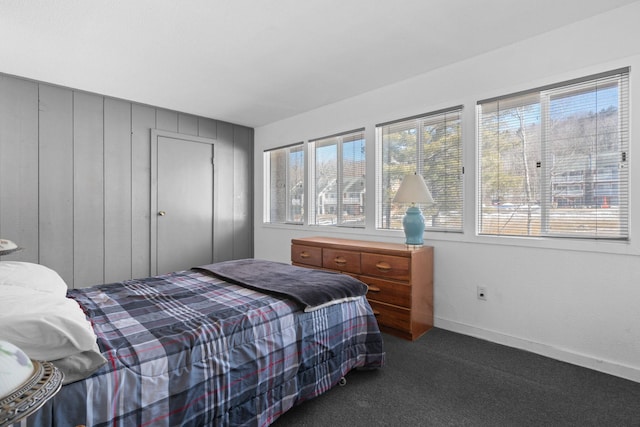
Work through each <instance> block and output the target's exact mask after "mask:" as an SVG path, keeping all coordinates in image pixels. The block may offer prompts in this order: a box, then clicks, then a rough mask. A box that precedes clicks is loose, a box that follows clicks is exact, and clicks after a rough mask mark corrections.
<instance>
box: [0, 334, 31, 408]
mask: <svg viewBox="0 0 640 427" xmlns="http://www.w3.org/2000/svg"><path fill="white" fill-rule="evenodd" d="M32 375H33V363H31V359H29V357H28V356H27V355H26V354H25V353H24V352H23V351H22V350H20V349H19V348H18V347H16V346H15V345H13V344H11V343H8V342H6V341H0V397H5V396H8V395H9V394H10V393H11V392H13V391H15V390H16V389H17V388H19V387H20V386H21V385H22V384H24V383H25V382H26V381H27V380H28V379H29V378H31V376H32Z"/></svg>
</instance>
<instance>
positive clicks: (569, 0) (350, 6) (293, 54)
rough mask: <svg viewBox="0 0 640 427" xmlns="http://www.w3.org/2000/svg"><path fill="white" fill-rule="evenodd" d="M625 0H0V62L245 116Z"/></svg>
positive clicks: (323, 98) (95, 88)
mask: <svg viewBox="0 0 640 427" xmlns="http://www.w3.org/2000/svg"><path fill="white" fill-rule="evenodd" d="M635 1H637V0H535V1H531V0H0V40H2V41H1V42H0V72H2V73H6V74H11V75H17V76H21V77H27V78H31V79H35V80H40V81H44V82H48V83H54V84H58V85H62V86H67V87H72V88H75V89H80V90H85V91H89V92H95V93H99V94H104V95H109V96H113V97H116V98H123V99H126V100H130V101H135V102H141V103H145V104H151V105H155V106H160V107H164V108H169V109H173V110H177V111H182V112H186V113H192V114H196V115H201V116H206V117H212V118H215V119H219V120H225V121H229V122H232V123H237V124H242V125H246V126H251V127H258V126H261V125H264V124H268V123H271V122H274V121H278V120H281V119H283V118H287V117H290V116H294V115H296V114H300V113H302V112H305V111H309V110H312V109H314V108H317V107H320V106H322V105H326V104H330V103H333V102H336V101H339V100H341V99H345V98H349V97H352V96H354V95H357V94H360V93H364V92H367V91H370V90H372V89H375V88H378V87H381V86H385V85H388V84H391V83H394V82H397V81H400V80H404V79H407V78H410V77H412V76H415V75H418V74H421V73H424V72H427V71H429V70H433V69H435V68H439V67H442V66H445V65H447V64H451V63H454V62H457V61H460V60H463V59H465V58H469V57H472V56H475V55H478V54H481V53H483V52H487V51H490V50H494V49H496V48H499V47H501V46H505V45H508V44H512V43H514V42H517V41H520V40H523V39H526V38H529V37H532V36H534V35H536V34H540V33H544V32H547V31H550V30H552V29H555V28H558V27H561V26H564V25H567V24H570V23H572V22H575V21H579V20H582V19H585V18H588V17H590V16H593V15H596V14H599V13H602V12H606V11H608V10H610V9H614V8H617V7H620V6H623V5H625V4H629V3H633V2H635ZM594 30H596V31H597V29H594Z"/></svg>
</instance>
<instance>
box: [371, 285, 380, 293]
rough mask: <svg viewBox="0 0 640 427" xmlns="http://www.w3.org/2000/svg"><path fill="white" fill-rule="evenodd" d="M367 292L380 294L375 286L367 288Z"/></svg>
mask: <svg viewBox="0 0 640 427" xmlns="http://www.w3.org/2000/svg"><path fill="white" fill-rule="evenodd" d="M369 292H380V288H378V287H377V286H369Z"/></svg>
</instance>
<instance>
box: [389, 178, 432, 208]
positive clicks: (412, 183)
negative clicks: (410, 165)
mask: <svg viewBox="0 0 640 427" xmlns="http://www.w3.org/2000/svg"><path fill="white" fill-rule="evenodd" d="M393 201H394V202H396V203H421V204H427V205H432V204H433V198H432V197H431V192H430V191H429V189H428V188H427V184H426V183H425V182H424V179H423V178H422V175H418V174H412V175H406V176H405V177H404V179H403V180H402V183H401V184H400V188H398V192H397V193H396V196H395V197H394V198H393Z"/></svg>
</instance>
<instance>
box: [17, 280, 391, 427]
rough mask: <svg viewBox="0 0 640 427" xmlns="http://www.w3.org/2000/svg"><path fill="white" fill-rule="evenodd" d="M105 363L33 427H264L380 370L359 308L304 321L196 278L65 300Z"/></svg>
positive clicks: (76, 294) (370, 327)
mask: <svg viewBox="0 0 640 427" xmlns="http://www.w3.org/2000/svg"><path fill="white" fill-rule="evenodd" d="M69 297H71V298H74V299H75V300H77V301H78V302H79V303H80V305H81V306H82V307H83V308H84V309H85V311H86V313H87V315H88V317H89V318H90V319H91V321H92V323H93V325H94V329H95V331H96V334H97V336H98V345H99V347H100V349H101V351H102V353H103V355H104V356H105V357H106V358H107V360H108V363H107V365H105V366H104V367H102V368H100V370H99V371H97V372H96V373H95V374H93V375H92V376H91V377H89V378H87V379H85V380H82V381H78V382H76V383H72V384H69V385H66V386H63V388H62V390H61V391H60V392H59V393H58V394H57V395H56V396H55V397H54V398H53V399H52V400H50V401H49V402H47V403H46V404H45V407H43V409H42V410H40V411H39V412H37V413H36V414H35V415H34V416H31V417H29V418H28V419H27V424H28V425H34V426H48V425H51V426H53V425H56V426H75V425H79V424H84V425H86V426H93V427H97V426H154V427H155V426H241V425H242V426H245V425H246V426H267V425H269V424H271V423H272V422H273V421H275V420H276V419H277V418H278V417H279V416H280V415H281V414H282V413H284V412H285V411H287V410H288V409H290V408H291V407H292V406H294V405H296V404H299V403H301V402H303V401H305V400H307V399H310V398H313V397H315V396H317V395H319V394H321V393H323V392H325V391H327V390H329V389H330V388H331V387H333V386H334V385H336V384H337V383H338V382H339V380H340V378H341V377H343V376H344V375H345V374H346V373H347V372H349V371H350V370H352V369H354V368H357V367H380V366H382V365H383V363H384V353H383V348H382V340H381V336H380V333H379V331H378V325H377V323H376V320H375V318H374V316H373V315H372V312H371V308H370V306H369V304H368V303H367V302H366V299H365V298H364V297H362V298H361V299H359V300H356V301H351V302H346V303H343V304H338V305H332V306H329V307H326V308H323V309H320V310H317V311H313V312H310V313H304V312H303V311H302V310H301V309H300V308H299V306H298V305H296V304H295V303H294V302H291V301H288V300H283V299H278V298H275V297H273V296H269V295H266V294H263V293H260V292H257V291H254V290H250V289H246V288H243V287H240V286H238V285H233V284H229V283H226V282H224V281H222V280H220V279H217V278H215V277H213V276H209V275H207V274H205V273H203V272H199V271H196V270H189V271H183V272H176V273H171V274H168V275H162V276H157V277H150V278H145V279H138V280H130V281H126V282H122V283H115V284H110V285H102V286H98V287H93V288H86V289H76V290H70V291H69Z"/></svg>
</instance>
